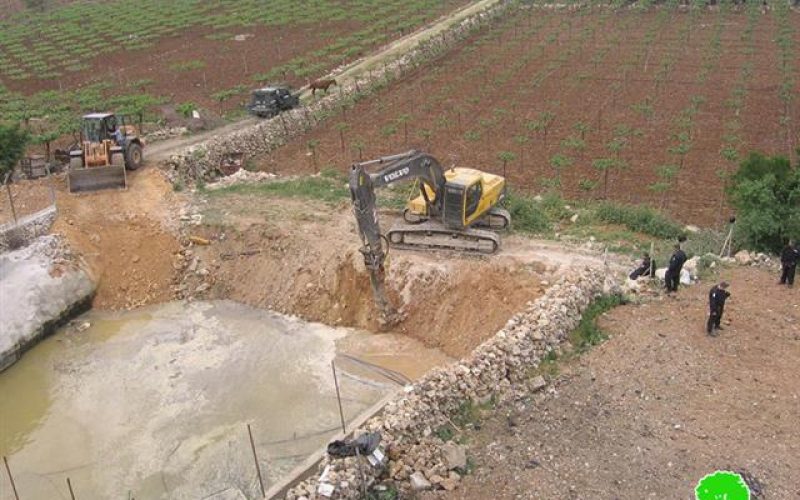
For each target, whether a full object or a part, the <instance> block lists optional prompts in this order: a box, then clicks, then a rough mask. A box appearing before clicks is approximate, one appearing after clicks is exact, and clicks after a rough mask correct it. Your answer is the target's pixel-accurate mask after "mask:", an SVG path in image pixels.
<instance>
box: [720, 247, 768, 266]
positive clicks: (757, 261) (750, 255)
mask: <svg viewBox="0 0 800 500" xmlns="http://www.w3.org/2000/svg"><path fill="white" fill-rule="evenodd" d="M722 260H723V261H725V262H730V263H732V262H735V263H737V264H739V265H740V266H763V267H777V266H780V259H777V258H774V257H770V256H769V255H767V254H765V253H762V252H749V251H747V250H740V251H739V252H736V255H734V256H733V257H732V258H731V257H727V258H724V259H722Z"/></svg>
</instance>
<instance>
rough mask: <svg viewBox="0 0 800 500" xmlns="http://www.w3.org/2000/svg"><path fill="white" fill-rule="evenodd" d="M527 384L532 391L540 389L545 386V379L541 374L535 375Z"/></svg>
mask: <svg viewBox="0 0 800 500" xmlns="http://www.w3.org/2000/svg"><path fill="white" fill-rule="evenodd" d="M528 386H529V387H530V389H531V391H533V392H536V391H540V390H542V389H544V388H545V387H546V386H547V381H546V380H545V379H544V377H543V376H541V375H537V376H535V377H533V378H532V379H531V381H530V383H529V384H528Z"/></svg>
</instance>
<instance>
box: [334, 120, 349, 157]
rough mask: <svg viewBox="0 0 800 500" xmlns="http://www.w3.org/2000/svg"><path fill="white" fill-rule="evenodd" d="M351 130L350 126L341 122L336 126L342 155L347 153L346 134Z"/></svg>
mask: <svg viewBox="0 0 800 500" xmlns="http://www.w3.org/2000/svg"><path fill="white" fill-rule="evenodd" d="M349 129H350V124H349V123H347V122H339V123H337V124H336V130H338V131H339V144H340V145H341V147H342V153H344V151H345V142H344V133H345V131H347V130H349Z"/></svg>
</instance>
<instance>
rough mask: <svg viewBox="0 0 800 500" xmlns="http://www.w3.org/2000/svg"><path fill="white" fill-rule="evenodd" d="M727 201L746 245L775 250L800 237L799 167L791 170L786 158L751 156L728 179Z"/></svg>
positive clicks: (739, 233)
mask: <svg viewBox="0 0 800 500" xmlns="http://www.w3.org/2000/svg"><path fill="white" fill-rule="evenodd" d="M728 198H729V200H730V202H731V204H732V205H733V206H734V208H735V209H736V213H737V220H736V229H737V235H739V238H741V240H740V241H743V242H744V244H745V245H746V246H748V247H750V248H752V249H755V250H765V251H778V250H779V249H780V248H781V246H782V244H783V242H784V240H785V239H787V238H791V237H796V236H797V235H798V234H800V165H796V166H794V167H792V166H791V165H790V163H789V160H788V159H786V158H785V157H782V156H774V157H769V156H764V155H762V154H760V153H752V154H750V156H749V157H748V158H747V159H746V160H745V161H744V162H742V164H741V165H740V166H739V169H738V170H737V172H736V173H735V174H734V175H733V176H732V177H731V184H730V187H729V188H728Z"/></svg>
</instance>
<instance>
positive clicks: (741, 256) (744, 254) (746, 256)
mask: <svg viewBox="0 0 800 500" xmlns="http://www.w3.org/2000/svg"><path fill="white" fill-rule="evenodd" d="M734 258H735V259H736V262H737V263H738V264H741V265H743V266H746V265H748V264H750V263H751V262H753V256H752V255H750V252H748V251H747V250H741V251H739V252H737V254H736V255H734Z"/></svg>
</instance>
